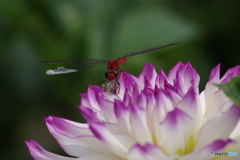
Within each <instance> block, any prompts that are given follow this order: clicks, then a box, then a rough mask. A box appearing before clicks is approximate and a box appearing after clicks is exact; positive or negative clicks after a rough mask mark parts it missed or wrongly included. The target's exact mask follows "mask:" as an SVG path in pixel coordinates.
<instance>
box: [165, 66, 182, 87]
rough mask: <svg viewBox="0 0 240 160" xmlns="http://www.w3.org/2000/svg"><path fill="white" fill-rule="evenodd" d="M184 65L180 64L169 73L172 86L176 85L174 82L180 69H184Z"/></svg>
mask: <svg viewBox="0 0 240 160" xmlns="http://www.w3.org/2000/svg"><path fill="white" fill-rule="evenodd" d="M183 65H184V64H183V63H182V62H178V63H177V64H176V65H175V66H174V67H173V68H172V69H171V70H170V71H169V72H168V81H169V83H170V84H171V85H173V84H174V80H175V79H176V77H177V73H178V71H179V69H181V68H182V67H183Z"/></svg>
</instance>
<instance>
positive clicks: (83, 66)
mask: <svg viewBox="0 0 240 160" xmlns="http://www.w3.org/2000/svg"><path fill="white" fill-rule="evenodd" d="M106 62H108V60H98V61H93V62H90V63H85V64H80V65H75V66H68V67H69V68H65V67H57V68H52V69H49V70H47V72H46V74H47V75H54V74H67V73H73V72H78V71H81V70H85V69H88V68H91V67H95V66H98V65H101V64H105V63H106ZM70 68H71V69H70Z"/></svg>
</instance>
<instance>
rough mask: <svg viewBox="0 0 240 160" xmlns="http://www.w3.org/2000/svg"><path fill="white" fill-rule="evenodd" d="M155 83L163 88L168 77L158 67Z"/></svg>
mask: <svg viewBox="0 0 240 160" xmlns="http://www.w3.org/2000/svg"><path fill="white" fill-rule="evenodd" d="M155 83H156V85H157V87H158V88H162V89H163V88H164V86H165V83H168V78H167V76H166V75H165V73H164V72H163V70H162V69H160V71H159V74H158V75H157V77H156V82H155Z"/></svg>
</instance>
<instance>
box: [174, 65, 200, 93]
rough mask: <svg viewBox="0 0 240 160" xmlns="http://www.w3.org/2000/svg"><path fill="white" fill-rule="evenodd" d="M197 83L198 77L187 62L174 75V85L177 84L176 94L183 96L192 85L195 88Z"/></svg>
mask: <svg viewBox="0 0 240 160" xmlns="http://www.w3.org/2000/svg"><path fill="white" fill-rule="evenodd" d="M199 81H200V77H199V75H198V74H197V72H196V70H195V69H194V68H193V67H192V66H191V64H190V62H188V63H187V64H185V65H184V66H183V67H182V68H181V69H180V70H179V71H178V72H177V75H176V82H175V83H176V84H178V85H177V86H178V87H177V88H178V93H179V94H180V95H182V96H183V95H184V94H185V93H186V92H187V91H188V89H189V88H190V87H191V86H192V85H194V87H197V86H198V84H199Z"/></svg>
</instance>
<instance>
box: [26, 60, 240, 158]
mask: <svg viewBox="0 0 240 160" xmlns="http://www.w3.org/2000/svg"><path fill="white" fill-rule="evenodd" d="M239 74H240V66H235V67H233V68H231V69H229V70H228V71H227V72H226V73H225V74H224V76H223V77H222V78H220V65H217V66H216V67H215V68H213V69H212V71H211V73H210V77H209V81H208V82H207V83H206V86H205V90H203V91H202V92H201V93H200V94H199V89H198V85H199V81H200V78H199V75H198V74H197V72H196V70H195V69H194V68H193V67H192V66H191V64H190V63H187V64H183V63H181V62H179V63H178V64H177V65H176V66H174V67H173V68H172V69H171V70H170V72H169V73H168V75H167V76H166V75H165V73H164V72H163V71H162V70H161V69H160V71H159V73H158V74H157V73H156V71H155V69H154V67H153V66H152V65H151V64H148V63H147V64H146V65H145V66H144V68H143V71H142V73H141V74H140V76H139V77H135V76H133V75H131V74H128V73H125V72H122V73H121V75H120V77H119V80H118V81H119V83H120V90H119V93H118V94H113V93H111V92H102V90H101V88H100V87H99V86H91V85H90V86H89V88H88V91H87V92H86V93H82V94H80V96H81V104H80V105H79V107H78V108H79V110H80V112H81V113H82V115H83V117H84V118H85V119H86V121H87V123H77V122H73V121H70V120H67V119H63V118H58V117H53V116H49V117H47V118H45V121H46V124H47V127H48V130H49V131H50V133H51V135H52V136H53V137H54V138H55V139H56V140H57V142H58V143H59V145H60V146H61V147H62V148H63V150H64V151H65V152H66V153H67V154H68V155H70V156H71V157H64V156H60V155H56V154H53V153H51V152H48V151H46V150H45V149H43V148H42V147H41V146H40V145H39V144H38V143H37V142H36V141H34V140H30V141H26V144H27V146H28V148H29V151H30V153H31V156H32V157H33V159H35V160H123V159H124V160H208V159H212V157H210V152H212V151H214V152H220V151H222V152H239V151H240V122H239V120H240V107H239V106H237V105H235V104H234V103H233V102H232V101H231V100H230V99H229V98H228V97H227V96H226V95H225V94H224V93H223V91H222V90H220V89H219V88H218V87H217V86H215V85H214V83H216V84H223V83H226V82H228V81H229V80H230V79H231V78H232V77H234V76H236V75H239ZM218 158H219V159H220V158H221V159H233V160H234V159H237V158H239V157H215V159H218Z"/></svg>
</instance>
